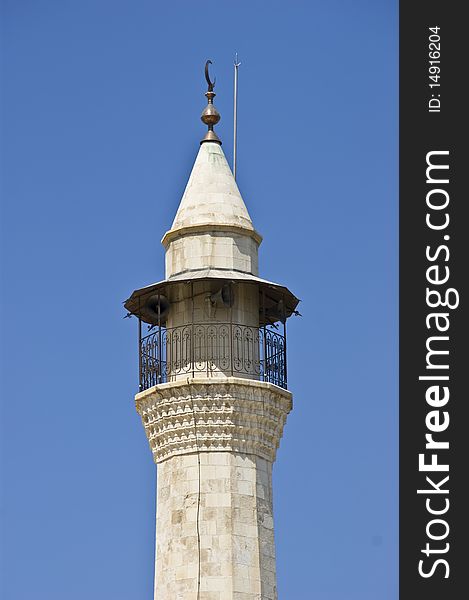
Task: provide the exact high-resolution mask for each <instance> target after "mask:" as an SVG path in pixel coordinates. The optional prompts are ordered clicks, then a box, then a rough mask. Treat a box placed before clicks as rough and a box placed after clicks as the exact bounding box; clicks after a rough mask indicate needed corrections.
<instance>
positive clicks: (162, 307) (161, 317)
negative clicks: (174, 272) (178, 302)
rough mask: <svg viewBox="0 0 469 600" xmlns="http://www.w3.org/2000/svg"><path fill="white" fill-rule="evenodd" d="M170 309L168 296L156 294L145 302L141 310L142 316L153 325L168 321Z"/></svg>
mask: <svg viewBox="0 0 469 600" xmlns="http://www.w3.org/2000/svg"><path fill="white" fill-rule="evenodd" d="M169 309H170V303H169V300H168V299H167V298H166V296H162V295H161V294H160V295H158V294H154V295H153V296H150V297H149V298H148V300H147V301H146V302H145V305H144V306H143V308H142V310H141V313H142V318H143V319H144V320H145V321H146V322H147V323H151V324H152V325H158V324H161V325H163V324H164V323H165V322H166V317H167V316H168V313H169Z"/></svg>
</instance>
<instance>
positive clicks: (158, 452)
mask: <svg viewBox="0 0 469 600" xmlns="http://www.w3.org/2000/svg"><path fill="white" fill-rule="evenodd" d="M135 403H136V407H137V412H138V413H139V415H140V416H141V418H142V422H143V426H144V427H145V432H146V434H147V437H148V441H149V443H150V448H151V451H152V453H153V458H154V461H155V462H156V463H160V462H162V461H164V460H166V459H167V458H170V457H172V456H176V455H180V454H190V453H194V452H204V451H205V452H206V451H212V452H213V451H217V450H218V451H223V452H227V451H228V452H229V451H233V452H243V453H246V454H254V455H256V456H259V457H261V458H265V459H267V460H269V461H272V462H273V461H274V460H275V454H276V451H277V448H278V445H279V443H280V438H281V437H282V432H283V427H284V424H285V421H286V418H287V415H288V413H289V412H290V410H291V408H292V395H291V393H290V392H289V391H287V390H284V389H282V388H280V387H277V386H276V385H273V384H271V383H265V382H263V381H256V380H252V379H241V378H238V377H227V378H223V379H208V378H188V379H187V380H185V381H177V382H170V383H164V384H161V385H158V386H154V387H152V388H149V389H147V390H145V391H143V392H140V393H139V394H137V395H136V396H135Z"/></svg>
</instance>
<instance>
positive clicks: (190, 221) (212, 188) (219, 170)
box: [163, 141, 260, 242]
mask: <svg viewBox="0 0 469 600" xmlns="http://www.w3.org/2000/svg"><path fill="white" fill-rule="evenodd" d="M205 226H206V227H207V230H210V229H213V228H215V229H216V228H217V227H221V228H223V229H229V228H234V229H238V230H240V229H241V230H243V229H244V230H247V231H246V234H247V235H250V236H252V237H258V238H259V241H260V236H259V234H257V233H256V232H255V230H254V226H253V224H252V221H251V217H250V216H249V213H248V210H247V208H246V205H245V204H244V201H243V199H242V197H241V194H240V192H239V189H238V186H237V184H236V181H235V179H234V177H233V173H232V172H231V169H230V167H229V165H228V162H227V160H226V158H225V154H224V153H223V150H222V148H221V145H220V144H219V143H216V142H208V141H206V142H204V143H202V144H201V146H200V150H199V152H198V154H197V158H196V160H195V163H194V166H193V168H192V172H191V175H190V177H189V181H188V182H187V186H186V189H185V191H184V194H183V196H182V200H181V203H180V205H179V208H178V211H177V213H176V216H175V218H174V221H173V224H172V227H171V229H170V231H168V232H167V233H166V235H165V238H164V239H163V242H164V241H165V240H166V239H167V236H168V237H173V235H172V234H176V232H177V233H178V234H181V233H183V232H182V231H181V230H184V229H199V230H200V229H203V228H204V227H205ZM168 241H169V240H168Z"/></svg>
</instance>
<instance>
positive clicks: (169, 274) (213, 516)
mask: <svg viewBox="0 0 469 600" xmlns="http://www.w3.org/2000/svg"><path fill="white" fill-rule="evenodd" d="M206 73H207V81H208V82H209V91H208V92H207V94H206V96H207V98H208V101H209V103H208V106H207V108H206V109H205V111H204V112H203V114H202V120H203V121H204V122H205V123H206V124H207V125H208V126H209V129H208V132H207V135H206V136H205V138H204V140H203V141H202V142H201V146H200V150H199V153H198V156H197V158H196V161H195V164H194V167H193V170H192V173H191V176H190V178H189V181H188V184H187V187H186V190H185V192H184V195H183V198H182V200H181V203H180V206H179V209H178V211H177V214H176V217H175V219H174V222H173V225H172V227H171V229H170V230H169V231H168V232H167V233H166V234H165V236H164V237H163V244H164V246H165V249H166V279H165V280H164V281H163V282H161V283H159V284H155V285H153V286H148V287H147V288H143V289H141V290H137V291H136V292H134V293H133V295H132V296H131V298H130V299H129V300H128V301H127V302H126V307H127V308H128V310H129V311H130V312H131V313H133V314H135V315H137V316H138V317H139V320H140V332H141V333H140V385H141V391H140V392H139V393H138V394H137V396H136V406H137V410H138V412H139V414H140V416H141V418H142V422H143V425H144V427H145V431H146V434H147V437H148V440H149V443H150V448H151V451H152V453H153V457H154V460H155V462H156V463H157V464H158V475H157V518H156V569H155V596H154V597H155V600H178V599H180V600H199V599H200V600H202V599H205V600H229V599H238V600H274V599H276V598H277V592H276V576H275V547H274V530H273V512H272V464H273V462H274V460H275V455H276V450H277V447H278V445H279V441H280V438H281V436H282V430H283V426H284V423H285V420H286V417H287V414H288V412H289V411H290V409H291V406H292V399H291V394H290V392H289V391H287V390H286V389H285V388H286V351H285V337H284V335H282V333H281V331H282V329H281V326H282V325H281V324H282V322H283V323H285V320H286V318H287V317H288V316H290V315H291V314H292V312H294V309H295V307H296V304H297V302H298V300H297V299H296V298H295V297H294V296H293V295H292V294H291V293H290V292H289V291H288V290H287V289H286V288H284V287H282V286H278V285H276V284H273V283H270V282H266V281H264V280H262V279H259V277H258V262H257V254H258V247H259V244H260V242H261V237H260V235H259V234H258V233H257V232H256V231H255V229H254V227H253V225H252V222H251V219H250V216H249V214H248V211H247V209H246V206H245V204H244V201H243V199H242V198H241V195H240V193H239V190H238V187H237V185H236V182H235V180H234V178H233V175H232V173H231V170H230V168H229V166H228V164H227V161H226V159H225V156H224V154H223V151H222V149H221V142H220V141H219V139H218V137H217V136H216V134H215V132H214V131H213V126H214V125H215V124H216V123H217V122H218V120H219V118H220V117H219V115H218V112H217V111H216V109H215V107H214V105H213V97H214V96H215V94H214V92H213V84H211V82H210V79H209V77H208V71H206ZM275 322H277V323H280V328H279V329H278V330H275V329H271V328H270V327H269V324H271V323H275ZM142 323H143V324H144V323H148V324H149V325H150V331H149V332H148V331H147V332H145V331H142Z"/></svg>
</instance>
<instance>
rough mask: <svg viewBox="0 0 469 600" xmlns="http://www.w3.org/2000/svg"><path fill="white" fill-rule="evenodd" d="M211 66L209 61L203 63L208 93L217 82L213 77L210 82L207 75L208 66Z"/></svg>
mask: <svg viewBox="0 0 469 600" xmlns="http://www.w3.org/2000/svg"><path fill="white" fill-rule="evenodd" d="M211 64H212V61H211V60H208V61H207V62H206V63H205V79H206V81H207V84H208V91H209V92H213V88H214V87H215V82H216V80H217V78H216V77H215V79H214V80H213V81H210V75H209V73H208V65H211Z"/></svg>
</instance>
